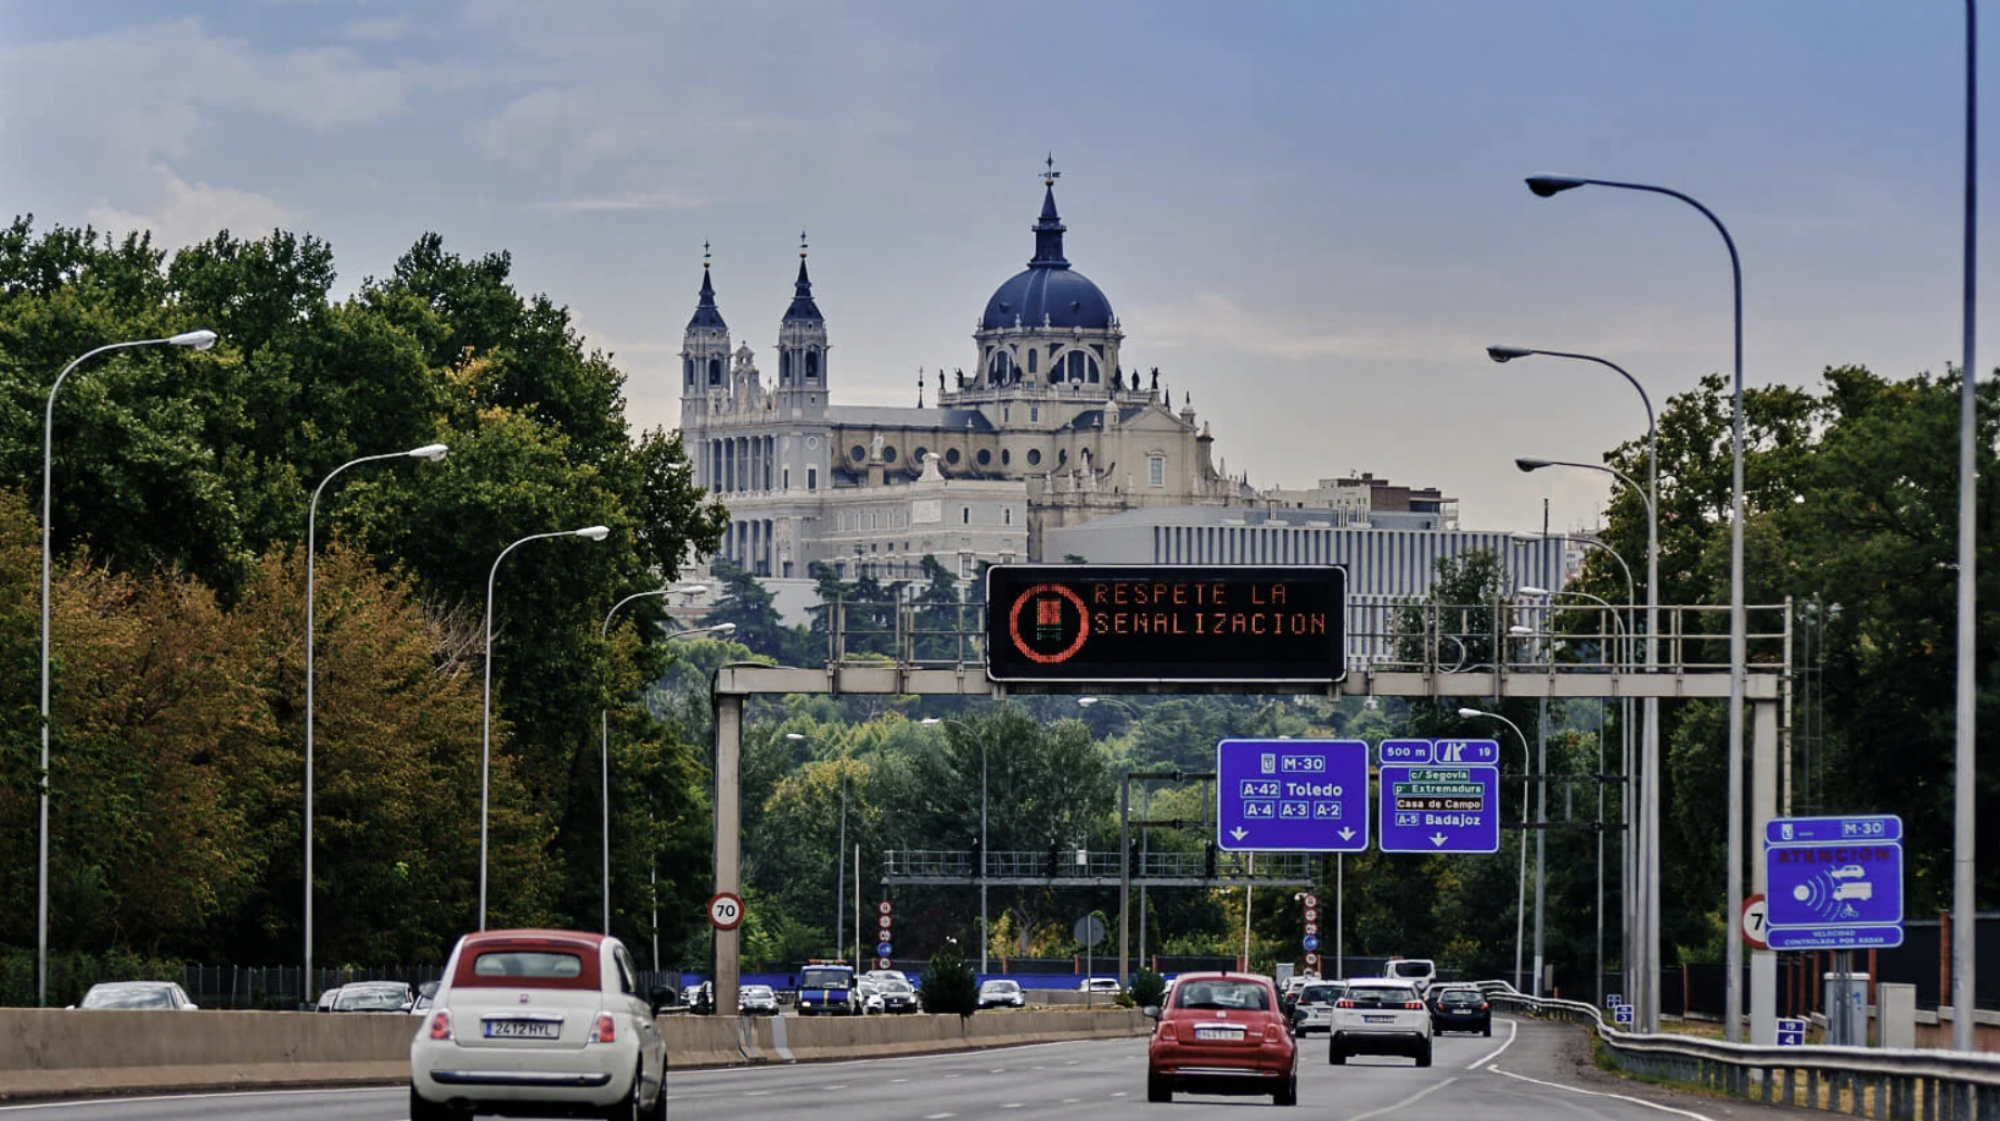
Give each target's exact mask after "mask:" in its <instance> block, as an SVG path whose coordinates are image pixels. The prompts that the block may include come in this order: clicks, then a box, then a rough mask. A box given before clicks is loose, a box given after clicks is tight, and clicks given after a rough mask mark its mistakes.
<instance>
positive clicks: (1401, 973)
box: [1389, 961, 1431, 977]
mask: <svg viewBox="0 0 2000 1121" xmlns="http://www.w3.org/2000/svg"><path fill="white" fill-rule="evenodd" d="M1389 971H1390V973H1392V974H1394V975H1395V976H1397V977H1428V976H1430V975H1431V963H1430V962H1427V961H1399V962H1396V963H1395V964H1394V965H1392V966H1390V967H1389Z"/></svg>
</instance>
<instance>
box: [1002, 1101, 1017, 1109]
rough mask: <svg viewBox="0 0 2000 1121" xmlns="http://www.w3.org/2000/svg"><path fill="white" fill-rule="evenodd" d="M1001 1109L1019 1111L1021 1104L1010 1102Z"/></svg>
mask: <svg viewBox="0 0 2000 1121" xmlns="http://www.w3.org/2000/svg"><path fill="white" fill-rule="evenodd" d="M1000 1108H1001V1109H1019V1108H1021V1103H1020V1102H1008V1103H1007V1104H1006V1105H1003V1106H1001V1107H1000Z"/></svg>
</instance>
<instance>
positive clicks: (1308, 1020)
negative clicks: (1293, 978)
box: [1292, 979, 1347, 1035]
mask: <svg viewBox="0 0 2000 1121" xmlns="http://www.w3.org/2000/svg"><path fill="white" fill-rule="evenodd" d="M1346 991H1347V985H1346V983H1345V982H1342V981H1321V980H1318V979H1314V980H1313V981H1311V982H1308V983H1307V984H1306V985H1304V986H1302V987H1301V988H1300V989H1299V993H1298V1000H1297V1002H1296V1003H1295V1004H1293V1005H1292V1033H1293V1034H1294V1035H1311V1034H1312V1033H1314V1032H1316V1031H1323V1032H1326V1033H1328V1034H1329V1035H1330V1034H1332V1032H1333V1004H1334V1002H1335V1001H1337V1000H1339V999H1340V996H1341V994H1342V993H1344V992H1346Z"/></svg>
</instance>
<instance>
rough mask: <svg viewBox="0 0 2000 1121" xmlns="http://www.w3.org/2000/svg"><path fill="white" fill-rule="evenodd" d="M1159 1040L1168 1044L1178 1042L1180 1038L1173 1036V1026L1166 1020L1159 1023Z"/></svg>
mask: <svg viewBox="0 0 2000 1121" xmlns="http://www.w3.org/2000/svg"><path fill="white" fill-rule="evenodd" d="M1160 1038H1161V1039H1164V1040H1166V1041H1167V1042H1168V1043H1179V1042H1180V1038H1179V1037H1178V1036H1176V1035H1175V1034H1174V1025H1173V1024H1172V1023H1171V1022H1169V1021H1167V1020H1161V1021H1160Z"/></svg>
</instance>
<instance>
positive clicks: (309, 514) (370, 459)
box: [299, 444, 450, 1004]
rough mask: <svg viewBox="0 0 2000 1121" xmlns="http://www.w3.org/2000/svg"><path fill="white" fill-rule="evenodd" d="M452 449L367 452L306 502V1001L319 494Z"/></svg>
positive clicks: (307, 988)
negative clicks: (382, 465)
mask: <svg viewBox="0 0 2000 1121" xmlns="http://www.w3.org/2000/svg"><path fill="white" fill-rule="evenodd" d="M448 451H450V449H449V448H447V447H445V446H444V445H443V444H425V445H424V446H423V447H420V448H411V449H410V450H409V451H406V452H387V453H385V454H382V455H364V456H362V457H361V458H359V459H350V460H348V461H347V462H346V463H343V464H341V465H340V466H338V467H336V468H334V469H333V470H332V471H329V472H327V476H326V478H324V479H321V480H320V481H319V486H317V487H314V488H313V496H312V501H311V502H309V503H307V504H306V806H305V846H306V972H305V976H304V977H302V978H300V980H299V989H300V991H301V992H303V993H304V995H305V1000H306V1003H308V1004H310V1003H312V999H313V996H314V993H313V608H314V603H313V561H314V559H315V554H314V539H315V536H316V531H317V529H318V521H319V496H320V494H321V492H323V491H325V490H326V485H327V484H328V483H331V482H332V481H333V477H334V476H335V475H338V474H340V473H341V472H342V471H345V470H347V469H348V468H349V467H354V466H357V465H359V464H363V463H375V462H377V461H380V460H385V459H425V460H429V461H430V462H432V463H436V462H437V461H438V460H440V459H443V458H444V457H445V453H446V452H448Z"/></svg>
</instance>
